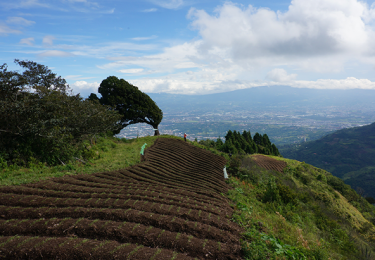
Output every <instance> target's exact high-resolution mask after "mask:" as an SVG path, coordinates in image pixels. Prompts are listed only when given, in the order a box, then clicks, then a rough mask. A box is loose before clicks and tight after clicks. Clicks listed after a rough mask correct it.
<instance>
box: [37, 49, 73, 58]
mask: <svg viewBox="0 0 375 260" xmlns="http://www.w3.org/2000/svg"><path fill="white" fill-rule="evenodd" d="M38 56H39V57H70V56H74V55H73V54H72V53H70V52H65V51H59V50H48V51H44V52H41V53H39V54H38Z"/></svg>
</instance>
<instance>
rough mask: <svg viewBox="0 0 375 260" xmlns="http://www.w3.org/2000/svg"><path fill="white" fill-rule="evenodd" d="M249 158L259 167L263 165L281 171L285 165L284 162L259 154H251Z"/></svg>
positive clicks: (268, 168)
mask: <svg viewBox="0 0 375 260" xmlns="http://www.w3.org/2000/svg"><path fill="white" fill-rule="evenodd" d="M251 158H253V160H254V161H255V163H256V164H257V165H258V166H259V167H263V168H265V169H267V170H273V171H278V172H283V169H284V168H285V167H286V166H287V164H286V162H283V161H279V160H276V159H273V158H270V157H268V156H264V155H260V154H257V155H253V156H251Z"/></svg>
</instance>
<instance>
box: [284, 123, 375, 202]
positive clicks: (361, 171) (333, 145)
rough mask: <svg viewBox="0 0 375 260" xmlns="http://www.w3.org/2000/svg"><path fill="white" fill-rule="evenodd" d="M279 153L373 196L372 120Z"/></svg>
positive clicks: (374, 135)
mask: <svg viewBox="0 0 375 260" xmlns="http://www.w3.org/2000/svg"><path fill="white" fill-rule="evenodd" d="M280 152H281V154H282V155H283V156H284V157H285V158H290V159H295V160H298V161H305V162H306V163H309V164H312V165H314V166H316V167H319V168H322V169H325V170H327V171H329V172H331V173H332V174H333V175H335V176H337V177H340V178H342V179H344V181H345V182H346V183H347V184H349V185H351V186H352V188H353V189H357V188H359V189H357V190H358V191H360V192H361V193H363V195H367V196H371V197H375V123H373V124H370V125H366V126H362V127H354V128H348V129H343V130H339V131H336V132H334V133H332V134H329V135H327V136H324V137H322V138H321V139H319V140H316V141H311V142H307V143H304V144H300V145H297V146H290V148H287V149H285V148H284V149H280Z"/></svg>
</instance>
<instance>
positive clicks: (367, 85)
mask: <svg viewBox="0 0 375 260" xmlns="http://www.w3.org/2000/svg"><path fill="white" fill-rule="evenodd" d="M292 87H296V88H316V89H354V88H358V89H373V90H375V82H372V81H370V80H368V79H357V78H354V77H348V78H346V79H339V80H337V79H318V80H316V81H302V80H299V81H295V82H294V83H293V84H292Z"/></svg>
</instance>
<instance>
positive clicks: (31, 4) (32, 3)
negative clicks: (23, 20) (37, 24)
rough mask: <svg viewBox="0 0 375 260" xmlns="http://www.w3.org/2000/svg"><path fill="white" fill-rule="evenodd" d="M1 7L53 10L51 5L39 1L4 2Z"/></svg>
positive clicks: (0, 4) (15, 0)
mask: <svg viewBox="0 0 375 260" xmlns="http://www.w3.org/2000/svg"><path fill="white" fill-rule="evenodd" d="M0 6H2V7H3V8H4V9H22V8H35V7H44V8H51V6H50V5H48V4H45V3H41V2H40V1H39V0H18V1H17V0H14V1H6V2H5V1H3V2H0Z"/></svg>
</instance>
